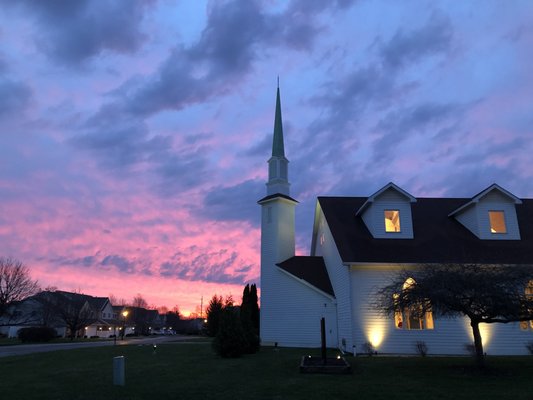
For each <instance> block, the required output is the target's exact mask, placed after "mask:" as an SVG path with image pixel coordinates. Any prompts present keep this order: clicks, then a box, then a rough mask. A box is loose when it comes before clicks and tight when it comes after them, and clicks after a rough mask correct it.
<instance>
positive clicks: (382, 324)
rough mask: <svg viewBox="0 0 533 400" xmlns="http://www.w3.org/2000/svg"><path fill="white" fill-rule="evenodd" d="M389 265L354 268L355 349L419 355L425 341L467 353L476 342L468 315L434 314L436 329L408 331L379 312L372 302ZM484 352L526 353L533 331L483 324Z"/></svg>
mask: <svg viewBox="0 0 533 400" xmlns="http://www.w3.org/2000/svg"><path fill="white" fill-rule="evenodd" d="M393 275H394V270H393V269H391V268H390V267H380V266H367V267H364V266H357V267H352V270H351V280H352V299H353V304H352V307H353V315H354V340H355V344H356V351H357V352H362V351H363V350H362V349H363V346H364V343H365V342H371V343H372V344H373V345H374V347H375V348H376V349H377V351H378V353H384V354H417V350H416V342H417V341H424V342H425V344H426V345H427V347H428V353H429V354H455V355H461V354H467V351H466V347H465V346H466V345H468V344H470V343H472V342H473V339H472V334H471V332H472V330H471V327H470V325H469V321H468V320H467V319H466V318H457V319H444V318H438V317H437V316H434V323H435V329H428V330H405V329H396V328H395V327H394V317H392V316H391V317H386V316H383V315H381V314H380V312H379V310H378V309H376V308H375V307H374V306H373V304H372V298H373V294H374V293H375V291H376V290H377V289H378V288H380V287H383V286H386V285H387V284H389V282H390V278H391V277H392V276H393ZM480 329H481V334H482V337H483V341H484V351H485V352H486V353H487V354H493V355H503V354H507V355H513V354H517V355H518V354H527V349H526V347H525V346H526V344H527V343H528V342H530V341H532V340H533V332H531V331H521V330H520V328H519V326H518V324H506V325H503V324H492V325H489V324H481V325H480Z"/></svg>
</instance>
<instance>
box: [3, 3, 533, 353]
mask: <svg viewBox="0 0 533 400" xmlns="http://www.w3.org/2000/svg"><path fill="white" fill-rule="evenodd" d="M0 5H1V7H0V126H1V128H0V199H1V200H0V256H7V257H9V256H10V257H14V258H16V259H19V260H21V261H22V262H24V263H25V264H26V265H28V267H29V268H30V270H31V274H32V276H33V277H34V278H36V279H38V280H39V283H40V285H41V286H42V287H43V288H44V287H46V286H55V287H58V288H60V289H62V290H80V291H82V292H84V293H87V294H91V295H94V296H108V295H110V294H113V295H114V296H115V297H116V298H117V299H125V300H127V301H130V300H131V299H132V298H133V296H135V295H136V294H137V293H140V294H142V295H143V297H144V298H145V299H146V300H147V302H148V304H149V305H154V306H163V305H165V306H167V307H168V308H170V309H171V308H173V307H174V306H178V308H179V309H180V310H181V311H182V313H183V314H184V315H189V314H194V313H198V310H199V308H200V306H201V302H202V298H203V310H204V311H205V309H206V307H207V305H208V302H209V299H210V298H211V297H212V296H213V295H214V294H218V295H222V296H224V297H225V296H227V295H230V294H231V295H233V298H234V299H235V300H236V301H237V302H240V297H241V295H242V289H243V287H244V285H245V284H246V283H257V284H260V282H259V275H260V274H259V254H260V228H259V223H260V209H259V206H258V205H257V203H256V202H257V200H259V199H260V198H262V197H263V196H265V194H266V188H265V182H266V179H267V160H268V158H269V157H270V155H271V145H272V131H273V125H274V104H275V93H276V85H277V77H278V75H279V77H280V90H281V104H282V112H283V123H284V135H285V150H286V155H287V158H288V159H289V161H290V164H289V180H290V182H291V196H292V197H294V198H295V199H297V200H298V201H299V205H298V207H297V209H296V235H297V237H296V247H297V253H299V254H308V252H309V247H310V244H311V237H310V236H311V232H312V222H313V215H314V214H313V213H314V208H315V201H316V197H317V196H322V195H335V196H367V195H370V194H372V193H374V192H375V191H376V190H377V189H379V188H380V187H383V186H384V185H385V184H386V183H387V182H391V181H393V182H395V183H396V184H398V185H399V186H401V187H402V188H405V190H407V191H408V192H409V193H412V194H413V195H414V196H453V197H461V196H465V197H466V196H472V195H474V194H475V193H477V192H478V191H479V190H481V189H483V188H485V187H488V186H489V185H490V184H492V183H493V182H498V183H499V184H501V185H502V186H504V187H505V188H506V189H507V190H509V191H510V192H512V193H514V194H516V195H517V196H518V197H533V179H532V178H533V168H531V154H532V153H533V140H531V139H532V138H533V123H532V122H533V120H532V112H531V104H532V100H533V99H532V97H533V69H532V68H531V67H530V66H531V65H533V51H532V49H533V29H531V27H532V26H533V7H532V6H531V3H530V2H529V1H520V0H516V1H513V2H510V3H508V2H483V3H482V4H479V3H474V2H472V3H470V2H449V1H442V2H441V1H433V0H427V1H423V0H422V1H418V2H413V3H410V2H390V1H373V2H368V1H350V0H347V1H333V2H327V1H324V2H320V1H310V2H307V1H299V0H292V1H281V0H280V1H278V0H273V1H259V0H227V1H186V2H164V1H156V0H154V1H145V0H131V1H126V2H122V1H114V0H111V1H106V2H101V1H97V0H90V1H87V2H83V1H79V2H61V1H59V2H46V1H41V2H32V1H29V0H22V1H16V2H15V1H3V0H0ZM67 5H68V6H67ZM385 11H386V12H385ZM95 16H96V17H95ZM489 27H490V29H489ZM391 221H392V220H391ZM391 223H392V222H391ZM398 224H399V223H398ZM404 228H405V227H404ZM391 229H392V228H391ZM398 230H399V225H398ZM366 334H367V336H368V340H369V341H371V342H372V343H373V344H374V345H375V346H376V347H377V346H379V342H381V340H383V336H384V334H385V333H384V332H382V331H381V330H379V329H378V330H374V331H372V332H367V333H366ZM487 335H489V333H484V339H485V336H487ZM486 340H489V339H486Z"/></svg>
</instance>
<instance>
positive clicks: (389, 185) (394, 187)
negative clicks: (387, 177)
mask: <svg viewBox="0 0 533 400" xmlns="http://www.w3.org/2000/svg"><path fill="white" fill-rule="evenodd" d="M389 189H392V190H394V191H396V192H398V193H399V194H401V195H402V196H404V197H406V198H407V199H408V200H409V201H410V202H411V203H416V198H415V197H414V196H412V195H410V194H409V193H407V192H406V191H405V190H403V189H402V188H401V187H399V186H397V185H395V184H394V183H392V182H389V183H387V184H386V185H385V186H383V187H382V188H381V189H379V190H378V191H377V192H376V193H374V194H372V195H370V196H369V197H368V198H367V199H366V201H365V202H364V203H363V205H362V206H361V207H359V209H357V212H356V213H355V215H359V214H361V213H362V212H363V211H364V210H365V209H366V208H367V207H368V206H369V205H370V204H371V203H373V202H374V201H375V200H376V199H377V198H378V197H379V196H381V195H382V194H383V193H384V192H386V191H387V190H389Z"/></svg>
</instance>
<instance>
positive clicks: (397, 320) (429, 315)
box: [394, 278, 435, 331]
mask: <svg viewBox="0 0 533 400" xmlns="http://www.w3.org/2000/svg"><path fill="white" fill-rule="evenodd" d="M412 285H416V281H415V280H414V279H413V278H407V279H406V280H405V282H404V284H403V287H402V291H403V290H406V289H407V288H408V287H409V286H412ZM394 296H398V295H397V294H396V295H394ZM415 322H416V324H417V325H418V327H416V325H415V326H413V324H414V323H415ZM394 328H395V329H397V330H403V331H428V330H430V331H431V330H434V329H435V320H434V318H433V312H432V311H426V312H425V313H424V316H423V317H422V318H416V317H411V316H410V312H409V309H404V310H400V309H398V310H396V311H395V312H394Z"/></svg>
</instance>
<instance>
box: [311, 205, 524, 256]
mask: <svg viewBox="0 0 533 400" xmlns="http://www.w3.org/2000/svg"><path fill="white" fill-rule="evenodd" d="M366 200H367V198H366V197H319V198H318V201H319V203H320V206H321V208H322V210H323V212H324V215H325V217H326V220H327V222H328V226H329V228H330V230H331V233H332V235H333V238H334V240H335V243H336V245H337V248H338V250H339V253H340V256H341V259H342V261H343V262H346V263H350V262H371V263H374V262H376V263H377V262H382V263H445V262H456V263H459V262H475V263H490V264H500V263H501V264H533V199H526V200H523V203H522V204H519V205H516V213H517V217H518V224H519V226H520V236H521V240H481V239H478V238H477V237H476V236H475V235H474V234H473V233H472V232H470V231H469V230H468V229H467V228H465V227H464V226H463V225H461V223H459V222H458V221H457V220H455V218H453V217H448V214H450V213H451V212H452V211H454V210H456V209H457V208H459V207H461V205H463V204H465V203H467V202H469V201H470V200H471V199H465V198H448V199H446V198H445V199H435V198H417V202H416V203H412V204H411V211H412V215H413V233H414V239H374V238H373V237H372V235H371V233H370V232H369V231H368V229H367V227H366V225H365V223H364V222H363V220H362V218H361V217H360V216H357V217H356V216H355V212H356V211H357V210H358V209H359V208H360V207H361V206H362V205H363V204H364V202H365V201H366Z"/></svg>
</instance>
